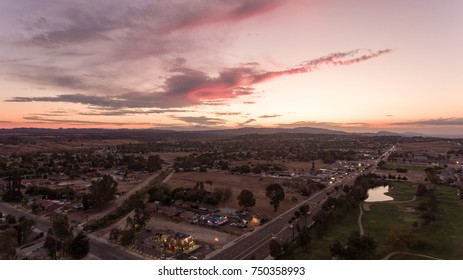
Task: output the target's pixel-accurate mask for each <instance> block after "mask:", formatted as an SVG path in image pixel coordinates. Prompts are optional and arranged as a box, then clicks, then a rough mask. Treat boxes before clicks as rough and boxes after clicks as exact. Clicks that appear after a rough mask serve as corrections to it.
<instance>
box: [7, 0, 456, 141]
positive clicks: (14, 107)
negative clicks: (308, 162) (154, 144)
mask: <svg viewBox="0 0 463 280" xmlns="http://www.w3.org/2000/svg"><path fill="white" fill-rule="evenodd" d="M462 27H463V1H461V0H440V1H439V0H400V1H399V0H389V1H379V0H326V1H321V0H318V1H316V0H286V1H279V0H252V1H251V0H249V1H246V0H208V1H198V0H183V1H175V0H173V1H161V0H159V1H154V0H151V1H148V0H133V1H112V0H98V1H95V0H94V1H90V0H88V1H87V0H68V1H58V0H41V1H37V0H21V1H15V0H1V1H0V112H1V114H0V116H1V117H0V128H13V127H44V128H45V127H46V128H60V127H61V128H70V127H78V128H89V127H92V128H162V129H164V128H169V129H176V130H199V129H206V128H207V129H223V128H240V127H286V128H291V127H302V126H309V127H322V128H329V129H340V130H344V131H349V132H367V131H368V132H375V131H380V130H388V131H394V132H418V133H425V134H434V135H444V134H445V135H463V110H462V108H463V107H462V105H463V72H462V70H461V67H462V66H463V52H462V50H463V32H462Z"/></svg>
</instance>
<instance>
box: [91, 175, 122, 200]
mask: <svg viewBox="0 0 463 280" xmlns="http://www.w3.org/2000/svg"><path fill="white" fill-rule="evenodd" d="M116 192H117V182H116V181H114V179H113V177H111V176H110V175H104V176H103V179H102V180H101V181H99V182H96V183H93V184H92V185H91V186H90V196H91V198H92V201H93V203H94V204H95V207H97V208H103V207H105V206H106V205H107V204H108V203H109V202H110V201H111V200H113V199H114V196H115V194H116Z"/></svg>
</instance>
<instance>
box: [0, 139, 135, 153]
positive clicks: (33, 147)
mask: <svg viewBox="0 0 463 280" xmlns="http://www.w3.org/2000/svg"><path fill="white" fill-rule="evenodd" d="M129 143H132V144H137V143H140V142H139V141H138V140H133V139H94V140H90V139H85V140H79V139H76V140H72V141H62V140H61V141H60V140H56V139H46V138H39V139H37V140H36V141H34V143H31V144H21V145H0V154H3V155H9V154H13V153H32V152H37V151H40V152H47V151H48V152H53V151H60V150H75V149H88V148H95V147H107V146H115V145H122V144H129Z"/></svg>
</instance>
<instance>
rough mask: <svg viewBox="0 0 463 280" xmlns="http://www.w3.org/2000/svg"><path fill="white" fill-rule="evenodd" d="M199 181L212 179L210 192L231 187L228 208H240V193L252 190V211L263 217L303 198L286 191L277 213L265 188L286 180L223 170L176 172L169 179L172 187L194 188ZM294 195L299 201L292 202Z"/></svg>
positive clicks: (283, 209)
mask: <svg viewBox="0 0 463 280" xmlns="http://www.w3.org/2000/svg"><path fill="white" fill-rule="evenodd" d="M198 181H202V182H206V181H211V182H212V185H210V184H204V186H205V188H206V190H207V191H210V192H212V191H214V188H226V187H230V188H231V190H232V191H233V195H232V198H231V199H230V200H229V201H227V202H225V203H224V204H223V205H221V207H226V208H234V209H239V205H238V199H237V196H238V194H239V193H240V192H241V190H243V189H248V190H251V191H252V192H253V193H254V197H255V198H256V206H254V207H253V208H252V209H251V211H252V212H254V213H256V214H258V215H261V216H262V217H267V216H277V215H278V214H280V213H283V212H284V211H286V210H288V209H289V208H291V207H292V206H294V205H296V204H297V203H299V202H300V201H302V199H303V197H302V196H300V195H299V193H297V192H292V193H286V196H285V199H284V200H283V201H282V202H281V204H280V207H279V208H278V211H277V212H276V213H275V212H274V211H273V206H271V205H270V204H269V199H268V198H267V197H266V196H265V188H266V186H267V185H268V184H271V183H280V184H282V185H284V180H282V179H275V178H262V177H260V176H250V175H233V174H227V173H222V172H176V173H174V175H173V176H172V178H171V179H170V180H169V182H168V186H169V187H170V188H171V189H174V188H180V187H184V188H193V187H194V186H195V184H196V182H198ZM292 197H295V198H296V199H297V201H298V202H292V201H291V198H292Z"/></svg>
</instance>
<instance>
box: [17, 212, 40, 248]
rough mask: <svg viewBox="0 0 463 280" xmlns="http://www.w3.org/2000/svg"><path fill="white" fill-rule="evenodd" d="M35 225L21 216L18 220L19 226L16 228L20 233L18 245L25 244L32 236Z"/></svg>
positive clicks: (32, 221)
mask: <svg viewBox="0 0 463 280" xmlns="http://www.w3.org/2000/svg"><path fill="white" fill-rule="evenodd" d="M34 225H35V221H34V220H32V219H28V218H26V217H24V216H21V217H20V218H19V219H18V224H17V225H16V226H15V229H16V231H17V232H18V244H19V245H22V244H24V243H25V242H26V241H27V239H28V238H29V236H31V234H32V227H33V226H34Z"/></svg>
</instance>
